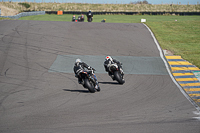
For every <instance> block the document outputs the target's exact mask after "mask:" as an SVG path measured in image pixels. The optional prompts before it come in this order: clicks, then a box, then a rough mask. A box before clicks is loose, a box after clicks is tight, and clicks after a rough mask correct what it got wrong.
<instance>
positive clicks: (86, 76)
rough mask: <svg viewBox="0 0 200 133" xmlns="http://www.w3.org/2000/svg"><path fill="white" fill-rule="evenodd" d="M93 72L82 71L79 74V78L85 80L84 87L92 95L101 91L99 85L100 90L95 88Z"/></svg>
mask: <svg viewBox="0 0 200 133" xmlns="http://www.w3.org/2000/svg"><path fill="white" fill-rule="evenodd" d="M93 72H94V70H89V71H86V70H81V71H80V73H79V76H80V77H81V78H82V80H83V83H82V85H83V87H84V88H87V89H88V90H89V92H91V93H94V92H95V91H96V90H97V91H100V87H99V85H98V88H95V85H96V81H95V79H94V76H93Z"/></svg>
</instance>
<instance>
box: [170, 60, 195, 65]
mask: <svg viewBox="0 0 200 133" xmlns="http://www.w3.org/2000/svg"><path fill="white" fill-rule="evenodd" d="M168 63H169V64H170V65H180V64H181V65H192V64H191V63H189V62H187V61H179V62H177V61H169V62H168Z"/></svg>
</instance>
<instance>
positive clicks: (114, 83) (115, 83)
mask: <svg viewBox="0 0 200 133" xmlns="http://www.w3.org/2000/svg"><path fill="white" fill-rule="evenodd" d="M99 84H113V85H118V84H119V83H117V82H99Z"/></svg>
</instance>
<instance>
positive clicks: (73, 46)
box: [0, 20, 200, 133]
mask: <svg viewBox="0 0 200 133" xmlns="http://www.w3.org/2000/svg"><path fill="white" fill-rule="evenodd" d="M106 55H111V56H114V57H116V58H117V59H119V60H121V62H122V63H123V62H124V63H123V64H124V71H125V81H126V82H125V84H124V85H119V84H117V82H116V81H112V79H111V78H110V77H109V76H108V74H107V73H105V72H104V71H103V61H104V57H105V56H106ZM69 57H70V58H69ZM76 57H80V58H83V60H84V61H85V62H86V63H88V64H89V65H91V66H93V67H94V68H95V67H96V68H97V73H96V75H97V79H98V81H99V83H100V87H101V91H100V92H97V93H94V94H92V93H89V92H88V90H87V89H84V88H83V87H82V86H81V85H79V84H78V82H77V78H75V77H74V74H73V71H72V70H73V63H74V62H73V61H74V59H75V58H76ZM100 61H101V63H99V62H100ZM0 62H1V63H0V132H1V133H54V132H56V133H80V132H82V133H103V132H105V133H122V132H124V133H133V132H135V133H160V132H163V133H174V132H181V133H189V132H192V133H199V132H200V121H199V120H198V119H196V117H199V116H198V115H197V114H195V113H194V112H195V111H197V110H196V108H195V107H194V106H193V105H192V104H191V103H190V102H189V101H188V100H187V98H186V97H185V96H184V95H183V94H182V93H181V91H180V90H179V88H178V87H177V86H176V85H175V84H174V82H173V81H172V79H171V78H170V76H169V74H168V73H167V71H166V68H165V65H164V63H163V61H162V60H161V58H160V53H159V50H158V48H157V46H156V44H155V42H154V40H153V38H152V36H151V34H150V32H149V31H148V30H147V28H146V27H145V26H144V25H143V24H141V23H87V22H83V23H73V22H56V21H51V22H48V21H25V20H24V21H23V20H3V21H0ZM98 63H99V64H98ZM100 65H101V66H100ZM147 66H148V67H147ZM65 67H69V68H66V69H65ZM146 69H148V70H146Z"/></svg>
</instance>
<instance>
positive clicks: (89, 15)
mask: <svg viewBox="0 0 200 133" xmlns="http://www.w3.org/2000/svg"><path fill="white" fill-rule="evenodd" d="M88 18H92V20H93V13H92V12H91V10H89V12H88V13H87V20H88Z"/></svg>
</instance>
